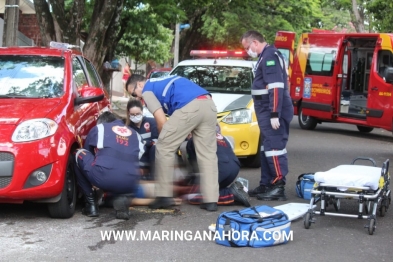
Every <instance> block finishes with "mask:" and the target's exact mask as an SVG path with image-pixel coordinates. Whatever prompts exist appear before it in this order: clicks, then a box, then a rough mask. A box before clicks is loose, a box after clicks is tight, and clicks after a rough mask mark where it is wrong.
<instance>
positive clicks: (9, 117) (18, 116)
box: [0, 99, 60, 125]
mask: <svg viewBox="0 0 393 262" xmlns="http://www.w3.org/2000/svg"><path fill="white" fill-rule="evenodd" d="M59 103H60V99H50V100H49V99H0V124H1V125H15V124H18V123H19V122H20V121H23V120H28V119H34V118H43V117H45V116H46V115H47V114H48V113H49V112H50V111H52V110H53V108H55V107H56V106H57V105H58V104H59Z"/></svg>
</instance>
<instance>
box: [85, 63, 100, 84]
mask: <svg viewBox="0 0 393 262" xmlns="http://www.w3.org/2000/svg"><path fill="white" fill-rule="evenodd" d="M85 64H86V69H87V73H88V74H89V78H90V81H91V84H92V85H93V86H95V87H102V82H101V79H100V77H99V76H98V74H97V71H96V70H95V69H94V66H93V65H92V64H91V63H90V62H89V61H88V60H86V59H85Z"/></svg>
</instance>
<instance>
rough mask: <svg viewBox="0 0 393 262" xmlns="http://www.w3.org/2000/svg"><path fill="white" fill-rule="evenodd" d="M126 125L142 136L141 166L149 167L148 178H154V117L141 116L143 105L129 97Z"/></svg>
mask: <svg viewBox="0 0 393 262" xmlns="http://www.w3.org/2000/svg"><path fill="white" fill-rule="evenodd" d="M126 125H127V126H129V127H131V128H133V129H134V130H135V131H136V132H138V133H139V134H140V135H141V137H142V138H143V141H144V144H145V146H146V152H145V154H144V155H143V156H142V158H141V161H140V163H141V167H142V168H143V169H145V170H146V168H148V169H149V171H150V172H149V175H147V176H145V177H146V178H147V179H148V180H153V179H154V165H155V161H154V160H155V155H156V154H155V152H156V146H155V144H156V143H157V139H158V130H157V123H156V120H154V118H151V117H145V116H143V105H142V102H141V101H140V100H137V99H131V100H129V101H128V103H127V119H126Z"/></svg>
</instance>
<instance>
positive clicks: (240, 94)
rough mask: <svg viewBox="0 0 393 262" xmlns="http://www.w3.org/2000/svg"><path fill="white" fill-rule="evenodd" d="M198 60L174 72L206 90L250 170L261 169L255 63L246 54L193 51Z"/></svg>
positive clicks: (188, 61) (222, 124)
mask: <svg viewBox="0 0 393 262" xmlns="http://www.w3.org/2000/svg"><path fill="white" fill-rule="evenodd" d="M191 56H194V57H197V58H198V59H190V60H184V61H182V62H180V63H179V64H178V65H177V66H176V67H175V68H174V69H173V70H172V71H171V73H170V75H178V76H182V77H186V78H188V79H190V80H191V81H193V82H195V83H196V84H198V85H199V86H201V87H203V88H205V89H206V90H207V91H209V92H210V93H211V95H212V98H213V100H214V103H215V104H216V106H217V112H218V113H217V120H218V121H219V123H220V127H221V132H222V134H223V135H224V136H226V137H229V138H230V140H232V142H233V143H234V152H235V154H236V156H237V157H238V158H239V159H240V161H241V162H242V164H243V165H244V166H247V167H260V164H261V162H260V161H261V160H260V150H259V149H260V146H261V141H260V135H259V127H258V123H257V119H256V117H255V112H254V103H253V101H252V97H251V85H252V81H253V78H254V76H253V67H254V66H255V61H248V60H245V59H246V58H248V56H247V54H246V53H245V52H244V51H213V50H192V51H191Z"/></svg>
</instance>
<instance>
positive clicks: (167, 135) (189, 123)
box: [127, 74, 218, 211]
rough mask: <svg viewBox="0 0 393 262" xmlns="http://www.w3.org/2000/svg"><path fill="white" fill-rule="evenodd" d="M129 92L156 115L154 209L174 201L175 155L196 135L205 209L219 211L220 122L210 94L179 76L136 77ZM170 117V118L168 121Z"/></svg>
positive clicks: (203, 206) (202, 206) (128, 86)
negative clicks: (187, 139)
mask: <svg viewBox="0 0 393 262" xmlns="http://www.w3.org/2000/svg"><path fill="white" fill-rule="evenodd" d="M127 90H128V92H130V93H131V95H132V96H134V97H139V98H143V100H144V101H145V103H146V105H147V108H148V109H149V111H150V112H151V113H152V114H153V115H154V118H155V119H156V122H157V128H158V132H159V137H158V141H157V144H156V168H155V173H156V174H155V175H156V178H157V188H156V200H155V201H154V202H153V203H152V204H151V205H150V208H168V207H170V206H172V205H173V204H174V202H173V198H172V197H173V173H174V163H175V153H176V152H177V150H178V148H179V147H180V145H181V143H182V142H183V141H184V140H185V139H186V137H187V136H188V134H189V133H192V134H193V137H194V143H195V150H196V154H197V159H198V164H199V168H200V171H201V193H202V195H203V203H202V204H201V206H200V207H201V208H203V209H206V210H208V211H216V210H217V201H218V167H217V155H216V151H217V143H216V121H217V108H216V106H215V104H214V102H213V100H212V98H211V96H210V94H209V92H208V91H206V90H205V89H203V88H202V87H200V86H198V85H197V84H195V83H194V82H192V81H190V80H188V79H186V78H183V77H179V76H169V77H165V78H154V79H149V80H147V81H146V78H145V77H143V76H141V75H138V74H133V75H132V76H131V77H130V78H129V79H128V81H127ZM166 115H168V116H169V119H168V120H167V117H166Z"/></svg>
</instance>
